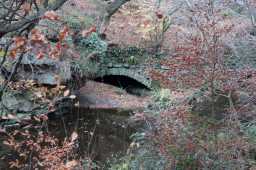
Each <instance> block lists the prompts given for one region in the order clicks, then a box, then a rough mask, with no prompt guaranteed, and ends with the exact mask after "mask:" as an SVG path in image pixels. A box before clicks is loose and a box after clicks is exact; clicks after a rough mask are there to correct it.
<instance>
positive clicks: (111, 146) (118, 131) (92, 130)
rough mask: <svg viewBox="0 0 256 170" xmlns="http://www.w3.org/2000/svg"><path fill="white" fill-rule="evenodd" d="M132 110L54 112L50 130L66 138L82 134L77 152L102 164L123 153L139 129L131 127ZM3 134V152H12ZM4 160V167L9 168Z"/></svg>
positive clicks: (53, 133) (50, 120)
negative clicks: (129, 122) (129, 123)
mask: <svg viewBox="0 0 256 170" xmlns="http://www.w3.org/2000/svg"><path fill="white" fill-rule="evenodd" d="M129 115H130V113H129V112H118V111H116V110H88V109H75V110H73V111H72V112H71V113H70V114H65V115H63V116H50V117H49V121H48V123H47V124H48V125H47V126H48V131H49V133H50V135H51V136H55V137H57V138H58V139H59V140H60V141H64V139H65V138H66V137H70V135H71V134H72V132H74V131H76V132H77V134H78V142H77V145H78V146H77V152H78V155H79V156H80V157H82V158H83V157H90V158H91V159H92V160H93V161H95V162H97V164H98V165H100V166H105V165H106V162H107V161H108V160H110V159H112V158H113V157H115V156H117V155H118V156H122V155H123V154H125V153H126V150H127V149H128V147H129V145H130V142H131V141H130V136H131V134H132V133H134V132H135V129H133V128H131V127H129V125H128V123H127V120H128V119H129ZM2 141H3V138H2V139H1V136H0V143H1V144H0V156H3V155H8V154H9V155H10V152H9V151H8V149H7V147H6V146H5V145H2ZM6 163H8V162H3V161H1V160H0V170H2V169H7V168H6Z"/></svg>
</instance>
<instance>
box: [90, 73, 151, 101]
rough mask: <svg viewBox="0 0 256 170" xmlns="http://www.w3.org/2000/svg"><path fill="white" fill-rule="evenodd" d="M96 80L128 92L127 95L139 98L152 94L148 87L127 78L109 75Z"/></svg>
mask: <svg viewBox="0 0 256 170" xmlns="http://www.w3.org/2000/svg"><path fill="white" fill-rule="evenodd" d="M94 80H95V81H97V82H102V83H106V84H110V85H113V86H116V87H119V88H121V89H124V90H126V92H127V93H130V94H133V95H137V96H147V95H149V93H150V89H149V88H148V87H147V86H145V85H144V84H142V83H140V82H138V81H137V80H135V79H133V78H130V77H127V76H120V75H108V76H103V77H98V78H96V79H94Z"/></svg>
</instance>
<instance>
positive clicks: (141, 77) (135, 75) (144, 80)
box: [98, 68, 152, 89]
mask: <svg viewBox="0 0 256 170" xmlns="http://www.w3.org/2000/svg"><path fill="white" fill-rule="evenodd" d="M111 75H112V76H126V77H129V78H131V79H134V80H136V81H137V82H139V83H141V84H143V85H144V86H145V87H147V88H148V89H152V87H151V79H150V77H148V76H147V75H145V74H143V72H142V71H138V70H132V69H129V68H111V69H110V68H108V69H107V70H106V71H104V72H101V73H100V74H98V77H104V76H111Z"/></svg>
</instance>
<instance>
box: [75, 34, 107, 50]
mask: <svg viewBox="0 0 256 170" xmlns="http://www.w3.org/2000/svg"><path fill="white" fill-rule="evenodd" d="M78 46H79V47H80V48H81V50H87V51H90V52H91V51H96V52H98V53H104V52H106V51H107V43H106V42H105V41H103V40H101V38H100V37H99V36H98V34H97V33H94V32H93V33H92V34H91V35H90V36H89V37H88V38H81V39H79V40H78Z"/></svg>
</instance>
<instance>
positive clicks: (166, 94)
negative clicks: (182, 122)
mask: <svg viewBox="0 0 256 170" xmlns="http://www.w3.org/2000/svg"><path fill="white" fill-rule="evenodd" d="M152 96H153V100H154V104H153V105H154V106H155V107H156V109H157V110H164V109H167V108H168V107H170V106H171V91H170V89H157V90H155V91H153V95H152Z"/></svg>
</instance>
